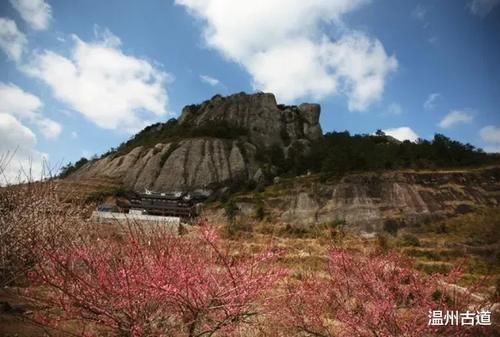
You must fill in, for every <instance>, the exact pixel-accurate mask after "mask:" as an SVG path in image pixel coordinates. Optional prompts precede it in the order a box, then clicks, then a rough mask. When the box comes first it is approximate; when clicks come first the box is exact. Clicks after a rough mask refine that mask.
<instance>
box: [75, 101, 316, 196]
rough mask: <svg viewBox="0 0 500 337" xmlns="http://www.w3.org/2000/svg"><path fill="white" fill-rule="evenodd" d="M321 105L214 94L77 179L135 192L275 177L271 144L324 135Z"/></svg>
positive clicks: (307, 141)
mask: <svg viewBox="0 0 500 337" xmlns="http://www.w3.org/2000/svg"><path fill="white" fill-rule="evenodd" d="M319 113H320V108H319V105H316V104H302V105H300V106H284V105H278V104H277V103H276V100H275V98H274V96H273V95H272V94H255V95H247V94H243V93H241V94H236V95H232V96H229V97H225V98H224V97H221V96H214V97H213V98H212V99H210V100H209V101H206V102H204V103H202V104H200V105H190V106H186V107H185V108H184V109H183V111H182V115H181V117H180V118H179V120H178V121H176V120H170V121H168V122H167V123H161V124H156V125H153V126H150V127H148V128H146V129H144V130H143V131H142V132H141V133H139V134H138V135H136V136H135V137H133V138H132V139H131V140H130V141H128V142H127V143H124V144H122V145H121V146H119V147H118V149H116V150H113V151H110V152H109V153H108V154H106V155H104V156H103V157H102V158H100V159H98V160H95V161H91V162H83V163H82V166H81V167H80V168H79V169H76V170H73V171H75V172H73V173H71V174H70V178H72V179H86V178H91V177H96V176H100V177H107V178H114V179H118V180H120V181H122V182H123V184H124V185H125V186H126V187H127V188H130V189H134V190H143V189H144V188H148V189H154V190H190V189H196V188H209V189H217V188H220V187H223V186H227V185H230V184H240V183H244V182H247V181H255V182H260V181H261V180H263V179H264V176H272V175H275V174H276V168H275V167H273V166H272V165H270V163H269V160H268V159H267V158H261V157H262V154H263V153H264V152H265V151H267V150H268V149H272V148H278V149H279V151H280V152H281V153H282V154H281V155H282V156H283V155H284V154H285V153H286V152H288V151H289V150H290V149H291V148H293V147H296V146H301V148H303V149H304V150H307V149H309V148H310V147H311V145H312V143H313V142H314V141H317V140H318V139H320V138H321V137H322V132H321V128H320V126H319Z"/></svg>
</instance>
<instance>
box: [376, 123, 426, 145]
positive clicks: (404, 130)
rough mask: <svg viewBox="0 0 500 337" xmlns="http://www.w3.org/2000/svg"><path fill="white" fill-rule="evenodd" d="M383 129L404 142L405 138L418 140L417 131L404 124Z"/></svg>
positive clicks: (387, 133) (413, 140)
mask: <svg viewBox="0 0 500 337" xmlns="http://www.w3.org/2000/svg"><path fill="white" fill-rule="evenodd" d="M382 131H383V132H384V133H385V134H386V135H389V136H391V137H394V138H396V139H397V140H399V141H402V142H403V141H405V140H409V141H410V142H415V141H417V140H418V135H417V133H416V132H415V131H413V130H412V129H411V128H409V127H407V126H402V127H400V128H393V129H386V130H382Z"/></svg>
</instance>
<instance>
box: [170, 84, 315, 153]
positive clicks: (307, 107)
mask: <svg viewBox="0 0 500 337" xmlns="http://www.w3.org/2000/svg"><path fill="white" fill-rule="evenodd" d="M320 110H321V108H320V105H319V104H312V103H304V104H301V105H299V106H295V105H291V106H288V105H283V104H277V102H276V98H275V97H274V95H273V94H270V93H256V94H246V93H238V94H234V95H231V96H227V97H223V96H220V95H215V96H214V97H212V98H211V99H209V100H207V101H205V102H203V103H201V104H194V105H188V106H186V107H184V109H183V110H182V114H181V116H180V117H179V124H180V125H182V126H185V127H190V128H196V127H202V126H204V125H208V124H209V123H213V122H225V123H227V124H229V125H232V126H237V127H239V128H243V129H245V130H247V131H248V136H249V141H250V142H251V143H253V144H255V145H257V146H271V145H274V144H277V145H281V146H283V145H286V143H289V142H293V141H295V140H310V141H311V140H317V139H319V138H321V137H322V131H321V126H320V125H319V115H320Z"/></svg>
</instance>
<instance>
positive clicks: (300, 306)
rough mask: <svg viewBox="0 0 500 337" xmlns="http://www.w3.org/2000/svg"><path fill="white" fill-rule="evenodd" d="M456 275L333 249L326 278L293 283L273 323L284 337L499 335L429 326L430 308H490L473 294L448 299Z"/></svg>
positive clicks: (389, 257) (402, 260)
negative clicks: (295, 336) (428, 271)
mask: <svg viewBox="0 0 500 337" xmlns="http://www.w3.org/2000/svg"><path fill="white" fill-rule="evenodd" d="M458 275H459V273H458V272H453V273H451V274H449V275H448V276H443V275H432V276H429V275H424V274H422V273H420V272H419V271H417V270H416V269H414V268H413V267H412V264H411V263H410V261H408V260H407V259H405V258H402V257H400V256H398V255H395V254H388V255H387V254H373V255H369V256H363V255H358V254H353V253H348V252H346V251H343V250H340V249H333V250H332V251H331V253H330V256H329V264H328V270H327V273H326V276H325V277H318V276H309V277H304V278H302V279H301V281H298V282H293V283H290V284H289V286H288V289H287V291H286V294H285V296H284V297H283V301H282V302H280V303H278V304H277V305H278V306H279V307H280V308H281V310H280V311H279V315H278V316H277V317H276V322H275V325H276V327H277V329H278V330H279V331H283V332H282V335H286V336H289V335H293V334H296V335H298V336H315V337H334V336H335V337H337V336H349V337H377V336H385V337H392V336H394V337H396V336H405V337H417V336H418V337H421V336H454V337H458V336H495V333H497V332H498V331H493V330H494V328H493V327H478V326H475V327H470V326H429V325H428V313H429V310H437V309H440V310H444V311H446V310H461V311H464V310H471V311H474V312H475V311H476V310H479V309H480V308H482V309H486V310H488V309H489V310H491V308H492V305H491V303H487V302H481V303H477V302H474V300H473V296H472V295H471V292H472V291H471V292H464V293H462V294H461V295H456V296H451V295H447V288H448V287H452V285H451V284H452V283H453V282H454V281H455V280H456V279H457V277H458ZM449 293H455V292H454V291H449ZM483 328H484V329H483ZM277 333H278V332H277Z"/></svg>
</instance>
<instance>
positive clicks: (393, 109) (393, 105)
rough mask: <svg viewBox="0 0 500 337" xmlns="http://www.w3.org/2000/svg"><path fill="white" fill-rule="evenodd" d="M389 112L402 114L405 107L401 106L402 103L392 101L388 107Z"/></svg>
mask: <svg viewBox="0 0 500 337" xmlns="http://www.w3.org/2000/svg"><path fill="white" fill-rule="evenodd" d="M387 112H388V113H389V114H391V115H401V113H402V112H403V109H402V108H401V105H399V104H398V103H391V104H389V106H388V107H387Z"/></svg>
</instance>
